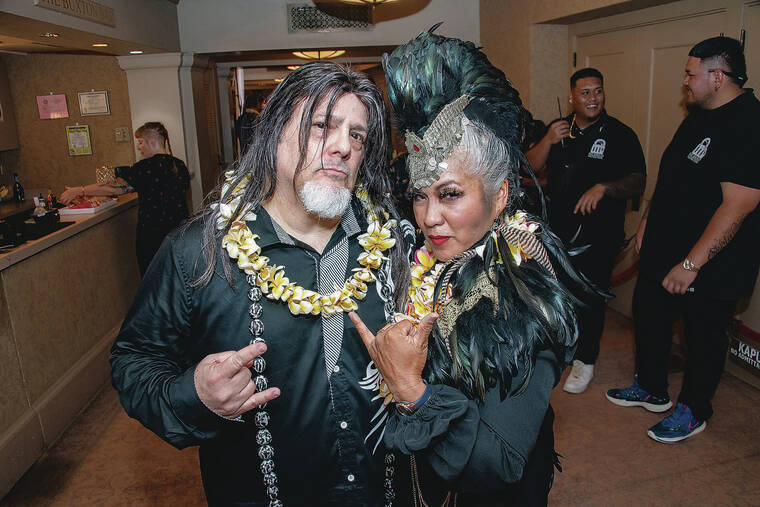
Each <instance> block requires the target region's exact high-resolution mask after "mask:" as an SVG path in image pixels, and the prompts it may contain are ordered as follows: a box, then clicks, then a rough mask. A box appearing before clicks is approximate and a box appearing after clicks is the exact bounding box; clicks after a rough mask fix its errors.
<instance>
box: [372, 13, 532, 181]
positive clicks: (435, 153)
mask: <svg viewBox="0 0 760 507" xmlns="http://www.w3.org/2000/svg"><path fill="white" fill-rule="evenodd" d="M439 26H440V23H438V24H437V25H435V26H433V27H432V28H431V29H430V30H428V31H427V32H423V33H421V34H420V35H418V36H417V37H416V38H415V39H413V40H411V41H409V42H407V43H406V44H404V45H402V46H399V47H398V48H396V50H394V51H393V52H392V53H391V54H390V55H388V54H386V55H384V57H383V66H384V68H385V76H386V81H387V84H388V98H389V99H390V102H391V106H392V108H393V113H394V117H395V121H396V125H397V127H398V129H399V131H400V132H402V133H404V134H405V135H406V137H407V148H408V149H409V155H410V172H411V173H412V174H411V176H412V179H413V180H414V179H415V178H414V176H415V169H418V170H419V171H420V172H421V179H422V180H423V181H422V182H421V183H422V184H418V185H415V186H416V187H417V188H420V187H421V186H427V185H430V184H431V183H432V181H430V178H431V177H432V178H433V179H436V178H437V177H438V176H440V173H441V172H442V170H444V169H445V166H440V167H438V168H434V167H431V168H427V169H428V171H427V172H422V171H423V169H426V168H423V167H419V168H417V167H414V166H415V165H417V164H427V163H428V162H430V165H431V166H432V165H433V164H432V160H433V159H434V160H435V161H436V164H439V165H440V163H441V161H442V159H443V158H446V157H447V156H448V155H449V154H450V152H451V150H452V149H453V147H454V146H456V144H458V142H456V140H455V139H453V138H452V136H461V126H460V125H458V124H457V121H458V119H457V118H456V116H455V115H454V114H452V113H451V112H450V111H449V110H450V109H452V108H453V107H454V108H455V109H457V111H456V112H459V113H460V115H461V114H462V113H463V115H464V117H465V118H466V119H467V120H471V121H478V122H480V123H482V124H484V125H485V126H486V127H488V128H489V129H490V130H492V131H493V132H494V133H495V134H496V136H497V137H499V138H500V139H501V140H502V141H504V143H505V144H506V145H507V147H508V149H509V151H510V152H512V153H513V154H514V158H513V160H522V156H521V152H520V144H521V142H522V137H523V117H524V110H523V107H522V102H521V101H520V94H519V93H518V92H517V90H516V89H515V88H514V87H513V86H512V83H510V81H509V79H507V77H506V76H505V75H504V73H503V72H502V71H501V70H499V69H497V68H496V67H494V66H493V65H491V63H490V62H489V61H488V58H486V56H485V55H484V54H483V53H482V52H481V51H480V50H479V48H477V47H476V46H475V45H474V44H473V43H472V42H465V41H462V40H459V39H451V38H447V37H443V36H440V35H437V34H435V33H433V32H434V31H435V30H436V29H437V28H438V27H439ZM455 106H459V107H458V108H457V107H455ZM462 109H463V111H462ZM442 111H443V113H442ZM447 113H448V114H447ZM443 116H446V118H442V117H443ZM465 121H466V120H465ZM439 123H444V124H443V125H438V124H439ZM429 130H430V132H429ZM434 130H435V132H433V131H434ZM457 131H459V132H457ZM456 139H459V137H456ZM452 144H453V145H452ZM415 158H418V159H419V160H420V162H415V161H414V159H415ZM517 168H519V164H517V167H515V170H516V169H517Z"/></svg>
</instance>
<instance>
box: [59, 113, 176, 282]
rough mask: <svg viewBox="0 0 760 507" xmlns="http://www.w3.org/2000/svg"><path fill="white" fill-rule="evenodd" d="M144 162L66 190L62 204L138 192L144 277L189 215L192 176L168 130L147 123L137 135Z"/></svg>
mask: <svg viewBox="0 0 760 507" xmlns="http://www.w3.org/2000/svg"><path fill="white" fill-rule="evenodd" d="M135 140H136V142H137V149H138V150H139V151H140V155H142V157H143V158H142V160H140V161H138V162H137V163H136V164H135V165H132V166H120V167H116V168H115V171H114V180H113V181H110V182H106V183H94V184H90V185H84V186H78V187H66V191H65V192H63V193H62V194H61V198H60V201H61V202H63V203H64V204H68V203H69V202H71V201H73V200H74V199H76V198H81V197H84V196H97V195H100V196H117V195H121V194H124V193H127V192H132V191H137V195H138V212H137V239H136V251H137V263H138V265H139V267H140V274H141V275H144V274H145V271H146V270H147V269H148V265H149V264H150V261H151V259H153V255H154V254H155V253H156V251H157V250H158V247H159V246H161V242H162V241H163V239H164V237H165V236H166V235H167V234H168V233H169V232H170V231H171V230H172V229H174V228H175V227H177V225H179V224H180V223H181V222H182V221H183V220H184V219H186V218H187V217H188V215H189V213H188V206H187V191H188V189H189V188H190V174H189V173H188V171H187V166H185V163H184V162H183V161H182V160H180V159H178V158H177V157H174V156H173V155H172V152H171V144H170V143H169V134H168V132H167V131H166V127H164V125H163V124H162V123H160V122H148V123H146V124H144V125H142V126H141V127H140V128H138V129H137V130H136V131H135Z"/></svg>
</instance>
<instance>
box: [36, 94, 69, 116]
mask: <svg viewBox="0 0 760 507" xmlns="http://www.w3.org/2000/svg"><path fill="white" fill-rule="evenodd" d="M37 111H38V112H39V113H40V120H54V119H56V118H68V117H69V108H68V106H67V105H66V94H64V93H57V94H52V93H51V94H50V95H37Z"/></svg>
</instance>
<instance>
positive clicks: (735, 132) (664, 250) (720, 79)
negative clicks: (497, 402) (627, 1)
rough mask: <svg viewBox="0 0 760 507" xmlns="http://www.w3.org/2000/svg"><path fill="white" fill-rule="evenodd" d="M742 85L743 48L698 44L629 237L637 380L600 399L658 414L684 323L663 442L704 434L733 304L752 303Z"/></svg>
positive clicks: (748, 94)
mask: <svg viewBox="0 0 760 507" xmlns="http://www.w3.org/2000/svg"><path fill="white" fill-rule="evenodd" d="M746 80H747V75H746V64H745V60H744V54H743V49H742V47H741V45H740V44H739V42H738V41H736V40H734V39H730V38H727V37H714V38H711V39H707V40H704V41H702V42H700V43H699V44H697V45H696V46H694V47H693V48H692V49H691V51H690V52H689V59H688V60H687V62H686V76H685V77H684V81H683V85H684V88H685V89H686V92H687V106H688V108H689V110H690V113H689V115H688V116H687V117H686V118H685V119H684V120H683V122H682V123H681V126H680V127H679V128H678V130H677V131H676V133H675V135H674V136H673V140H672V141H671V142H670V145H668V147H667V148H666V149H665V152H664V153H663V155H662V160H661V162H660V172H659V175H658V178H657V186H656V188H655V192H654V195H653V196H652V201H651V204H650V208H649V213H648V216H646V215H645V217H644V218H643V220H642V221H641V225H640V226H639V230H638V233H637V235H636V244H637V247H639V248H640V253H641V263H640V270H639V271H640V273H639V278H638V281H637V283H636V289H635V293H634V297H633V315H634V326H635V333H636V374H637V376H636V377H635V378H634V383H633V385H632V386H631V387H628V388H625V389H611V390H609V391H608V392H607V398H608V399H609V400H610V401H611V402H613V403H615V404H617V405H622V406H642V407H644V408H646V409H647V410H650V411H653V412H663V411H665V410H667V409H668V408H670V407H671V406H672V403H671V401H670V398H669V396H668V391H667V388H668V381H667V374H668V371H667V364H668V354H669V351H670V346H671V341H672V336H673V334H672V325H673V322H674V321H675V320H677V319H678V318H680V317H682V318H683V319H684V324H685V334H686V342H687V343H686V345H687V350H686V354H687V357H686V366H685V371H684V379H683V387H682V388H681V392H680V394H679V396H678V405H677V407H676V410H675V411H674V412H673V413H672V414H671V415H669V416H668V417H666V418H665V419H663V420H662V421H661V422H660V423H658V424H656V425H655V426H653V427H651V428H650V429H649V431H648V432H647V434H648V435H649V436H650V437H651V438H653V439H655V440H657V441H658V442H663V443H673V442H679V441H681V440H684V439H686V438H689V437H691V436H693V435H695V434H697V433H699V432H701V431H703V430H704V429H705V427H706V425H707V423H706V421H707V419H708V418H709V417H710V416H711V415H712V413H713V411H712V405H711V403H710V400H711V398H712V396H713V394H714V393H715V389H716V388H717V386H718V382H719V380H720V376H721V374H722V372H723V364H724V362H725V359H726V350H727V348H728V337H727V336H726V331H727V328H728V325H729V322H730V319H731V316H732V315H733V312H734V308H735V303H736V300H737V299H739V298H742V297H747V296H749V295H750V294H751V293H752V288H753V285H754V283H755V279H756V278H757V273H758V266H759V265H760V256H759V255H758V253H757V246H758V240H757V238H758V233H760V211H758V209H757V206H758V203H760V171H758V169H757V157H756V153H755V150H756V148H757V143H758V140H760V126H758V124H757V118H758V117H759V116H760V102H758V100H757V99H756V98H755V96H754V95H753V93H752V90H751V89H744V88H742V87H743V85H744V83H745V82H746Z"/></svg>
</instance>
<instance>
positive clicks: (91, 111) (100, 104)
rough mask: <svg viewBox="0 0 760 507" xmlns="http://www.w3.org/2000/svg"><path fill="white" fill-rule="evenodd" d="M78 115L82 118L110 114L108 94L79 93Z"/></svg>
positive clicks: (105, 92) (103, 92)
mask: <svg viewBox="0 0 760 507" xmlns="http://www.w3.org/2000/svg"><path fill="white" fill-rule="evenodd" d="M78 95H79V113H80V114H81V115H82V116H90V115H95V114H111V108H110V106H109V105H108V92H107V91H102V92H96V91H92V92H79V93H78Z"/></svg>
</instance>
